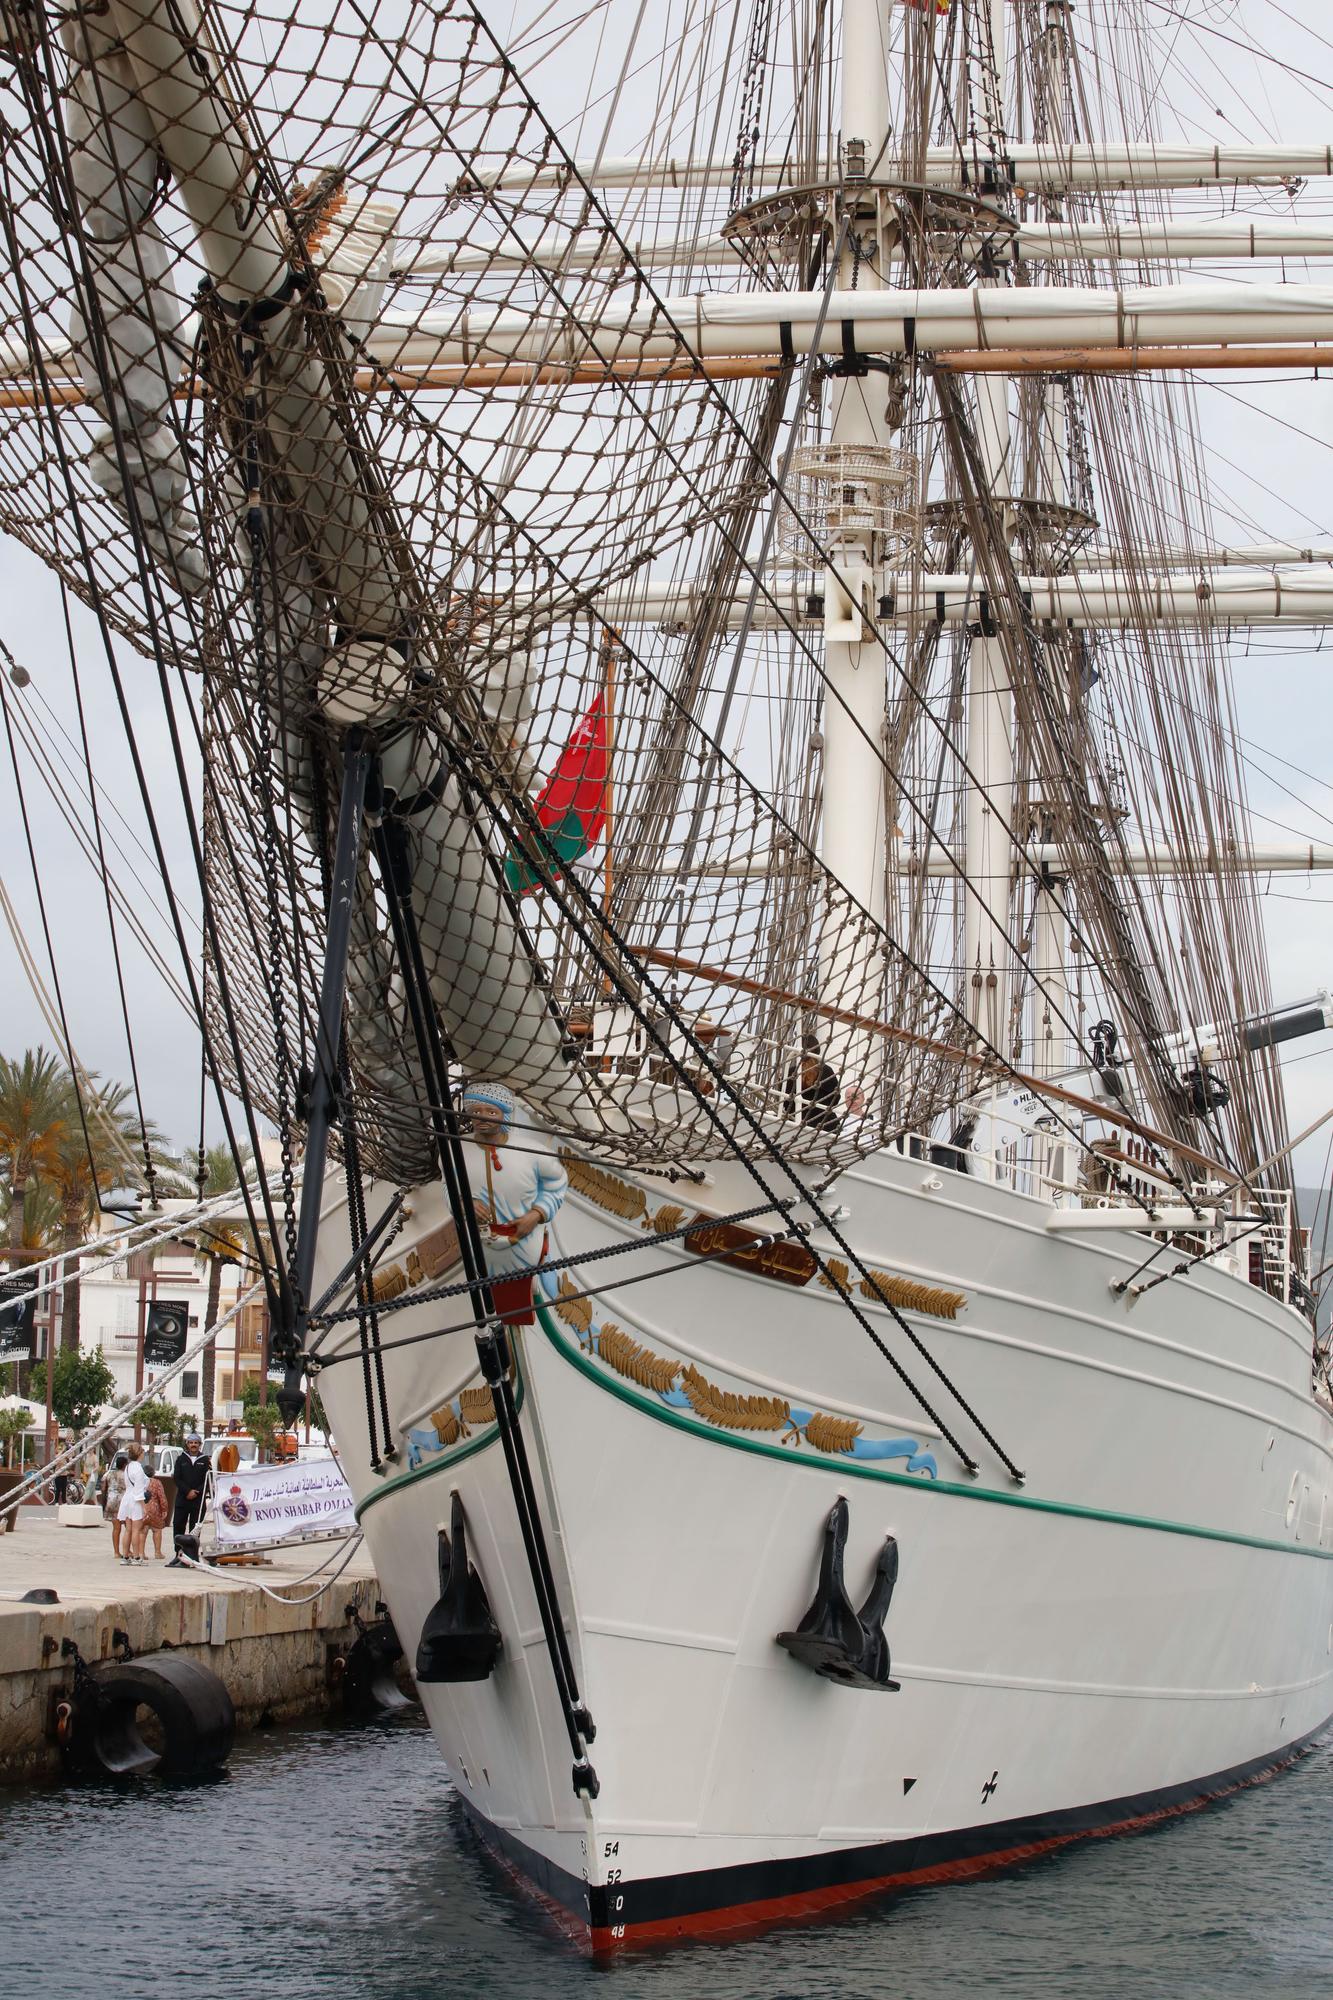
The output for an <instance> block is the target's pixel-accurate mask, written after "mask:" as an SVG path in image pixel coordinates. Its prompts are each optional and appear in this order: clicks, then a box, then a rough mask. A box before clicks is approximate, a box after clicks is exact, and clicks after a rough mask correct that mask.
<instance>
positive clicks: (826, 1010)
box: [634, 944, 1246, 1187]
mask: <svg viewBox="0 0 1333 2000" xmlns="http://www.w3.org/2000/svg"><path fill="white" fill-rule="evenodd" d="M634 955H635V957H636V958H641V959H643V961H644V962H645V964H647V965H658V966H662V967H663V968H664V969H665V970H667V971H670V972H683V973H685V974H687V975H688V976H689V977H691V978H694V979H705V980H707V981H709V983H710V984H711V985H714V986H732V987H735V988H736V989H737V991H739V992H741V993H753V994H754V995H756V996H757V998H759V999H761V1000H776V1001H777V1002H778V1004H779V1005H780V1006H787V1007H797V1008H799V1009H800V1011H801V1012H802V1013H803V1014H817V1015H818V1016H819V1018H820V1019H821V1020H824V1021H836V1022H838V1023H839V1024H840V1025H843V1026H846V1027H851V1028H862V1029H864V1030H865V1031H866V1032H867V1033H868V1034H872V1035H878V1036H879V1037H880V1038H881V1039H882V1040H883V1041H887V1042H901V1043H904V1044H905V1045H906V1046H907V1047H909V1048H914V1049H924V1050H925V1051H926V1052H927V1053H928V1054H930V1055H937V1056H941V1057H943V1058H944V1060H945V1061H946V1062H953V1063H958V1064H959V1065H960V1066H961V1067H963V1068H965V1069H974V1070H979V1071H981V1072H982V1073H983V1074H984V1075H986V1076H997V1075H999V1076H1003V1077H1004V1078H1005V1079H1006V1081H1008V1082H1010V1083H1013V1084H1016V1085H1018V1087H1019V1088H1020V1089H1023V1090H1030V1091H1032V1092H1033V1093H1034V1095H1035V1096H1037V1097H1045V1098H1053V1099H1054V1100H1055V1101H1056V1102H1057V1103H1060V1104H1068V1105H1070V1106H1071V1107H1072V1108H1073V1109H1074V1110H1075V1111H1081V1112H1083V1113H1084V1115H1085V1116H1086V1117H1089V1118H1100V1119H1102V1120H1103V1122H1104V1123H1105V1124H1107V1125H1118V1126H1119V1127H1121V1129H1122V1130H1124V1131H1126V1132H1133V1133H1134V1134H1135V1135H1136V1136H1137V1137H1138V1138H1140V1139H1146V1140H1147V1141H1148V1143H1149V1144H1150V1145H1153V1146H1158V1147H1160V1148H1161V1149H1162V1150H1163V1151H1164V1152H1167V1153H1174V1154H1175V1155H1176V1156H1177V1157H1178V1158H1179V1159H1182V1160H1188V1161H1189V1162H1190V1164H1191V1165H1192V1166H1196V1167H1202V1168H1203V1169H1204V1170H1205V1172H1206V1173H1208V1174H1210V1175H1214V1174H1220V1175H1221V1176H1222V1178H1223V1179H1224V1180H1225V1181H1226V1182H1227V1183H1228V1185H1229V1186H1233V1187H1245V1186H1246V1183H1245V1182H1244V1181H1243V1180H1238V1179H1237V1178H1236V1174H1235V1170H1234V1169H1233V1168H1231V1167H1228V1166H1224V1165H1223V1164H1222V1162H1221V1161H1220V1160H1215V1159H1213V1158H1212V1157H1211V1155H1210V1154H1208V1153H1201V1152H1199V1151H1198V1150H1197V1148H1195V1147H1194V1146H1186V1145H1184V1144H1183V1143H1182V1142H1181V1141H1180V1140H1179V1139H1173V1138H1171V1137H1170V1135H1169V1134H1168V1133H1166V1132H1159V1131H1157V1129H1156V1128H1155V1127H1154V1126H1152V1125H1145V1124H1143V1123H1142V1122H1141V1121H1140V1120H1139V1119H1137V1118H1131V1117H1130V1116H1129V1114H1128V1112H1125V1111H1113V1110H1111V1109H1109V1108H1108V1107H1107V1106H1106V1105H1105V1104H1098V1103H1096V1102H1095V1101H1094V1099H1092V1098H1091V1097H1082V1096H1080V1095H1079V1093H1078V1092H1077V1091H1075V1090H1066V1089H1065V1088H1064V1086H1063V1084H1057V1083H1051V1082H1050V1081H1049V1080H1048V1079H1047V1078H1046V1077H1041V1076H1028V1075H1026V1074H1025V1073H1024V1072H1023V1071H1022V1070H1017V1069H1011V1068H1009V1067H1008V1065H1007V1064H1006V1065H1005V1066H1004V1067H1003V1068H1001V1069H998V1070H997V1067H996V1062H995V1058H994V1057H992V1056H985V1055H978V1054H977V1053H976V1051H975V1050H973V1049H958V1048H955V1047H954V1046H953V1045H952V1043H950V1042H937V1041H935V1040H934V1039H933V1038H932V1037H931V1036H929V1035H918V1034H916V1033H915V1032H914V1031H913V1030H912V1029H911V1028H895V1027H893V1026H892V1025H891V1023H889V1022H888V1021H876V1020H873V1019H872V1018H871V1017H870V1016H869V1015H867V1014H853V1013H852V1012H850V1011H849V1009H847V1008H846V1007H830V1006H828V1005H827V1004H826V1003H825V1002H823V1001H819V1000H807V999H806V997H805V995H804V994H802V993H789V992H788V991H786V989H785V988H783V987H780V986H770V985H769V984H768V983H767V982H766V981H765V980H762V979H747V978H746V977H745V976H744V974H742V973H739V972H726V971H724V970H723V968H722V967H721V966H720V965H703V964H701V963H700V962H699V960H698V959H693V958H681V957H680V956H679V954H678V953H676V952H672V951H659V950H658V949H657V948H656V947H655V946H653V945H643V944H636V945H635V947H634Z"/></svg>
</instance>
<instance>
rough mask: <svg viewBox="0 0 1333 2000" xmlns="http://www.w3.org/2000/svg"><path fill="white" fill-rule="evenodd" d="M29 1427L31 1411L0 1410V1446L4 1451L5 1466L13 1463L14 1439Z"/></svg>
mask: <svg viewBox="0 0 1333 2000" xmlns="http://www.w3.org/2000/svg"><path fill="white" fill-rule="evenodd" d="M31 1425H32V1411H31V1410H0V1444H2V1445H3V1446H4V1449H5V1464H6V1465H12V1464H13V1463H14V1440H15V1438H21V1437H22V1436H23V1433H24V1432H25V1431H26V1430H28V1429H30V1428H31Z"/></svg>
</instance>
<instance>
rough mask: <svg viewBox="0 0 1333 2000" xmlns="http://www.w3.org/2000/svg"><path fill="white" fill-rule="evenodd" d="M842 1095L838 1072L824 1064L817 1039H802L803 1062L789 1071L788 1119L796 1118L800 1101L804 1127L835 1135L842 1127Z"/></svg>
mask: <svg viewBox="0 0 1333 2000" xmlns="http://www.w3.org/2000/svg"><path fill="white" fill-rule="evenodd" d="M841 1093H842V1087H841V1084H840V1082H839V1078H838V1072H837V1071H836V1070H835V1069H834V1068H833V1066H832V1064H831V1063H826V1062H825V1061H824V1058H823V1055H822V1053H821V1050H820V1047H819V1037H818V1035H812V1034H808V1033H807V1034H804V1035H802V1036H801V1057H800V1061H799V1062H794V1063H792V1065H791V1067H790V1069H789V1070H788V1071H787V1097H786V1104H785V1107H784V1108H785V1110H786V1113H787V1116H788V1117H789V1118H794V1117H795V1115H796V1111H797V1106H798V1101H799V1107H800V1113H801V1123H802V1124H803V1125H812V1126H813V1127H814V1128H815V1130H816V1131H817V1132H836V1131H837V1130H838V1127H839V1126H840V1125H841V1124H842V1094H841Z"/></svg>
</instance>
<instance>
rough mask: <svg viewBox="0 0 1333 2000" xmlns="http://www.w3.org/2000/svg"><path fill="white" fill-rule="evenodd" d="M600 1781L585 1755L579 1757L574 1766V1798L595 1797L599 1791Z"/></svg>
mask: <svg viewBox="0 0 1333 2000" xmlns="http://www.w3.org/2000/svg"><path fill="white" fill-rule="evenodd" d="M601 1789H602V1787H601V1783H600V1780H599V1779H598V1776H597V1773H596V1771H594V1770H593V1768H592V1765H591V1764H590V1763H589V1762H588V1760H587V1758H586V1757H580V1758H579V1761H578V1763H577V1764H576V1765H575V1766H574V1796H575V1798H576V1799H595V1798H596V1797H597V1795H598V1793H599V1792H600V1791H601Z"/></svg>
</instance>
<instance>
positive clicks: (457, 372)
mask: <svg viewBox="0 0 1333 2000" xmlns="http://www.w3.org/2000/svg"><path fill="white" fill-rule="evenodd" d="M926 358H928V359H931V360H932V361H933V363H934V365H935V367H937V368H940V369H947V370H948V372H949V373H950V374H953V375H993V374H999V375H1044V374H1050V373H1055V374H1060V375H1069V374H1093V375H1097V374H1101V375H1114V374H1131V373H1134V374H1137V373H1142V372H1147V371H1151V370H1153V369H1161V370H1162V371H1163V372H1168V373H1177V372H1180V371H1181V370H1191V369H1195V370H1199V371H1201V372H1207V371H1209V370H1216V369H1240V368H1252V369H1257V370H1263V369H1267V368H1301V369H1305V368H1311V369H1314V370H1315V371H1316V372H1318V371H1319V370H1320V369H1329V370H1333V343H1329V344H1324V345H1319V344H1310V345H1306V346H1297V347H1244V346H1241V347H1225V346H1223V347H1100V348H1099V347H1073V348H1050V349H1045V348H1010V347H995V348H957V349H955V350H953V351H949V350H944V351H941V352H939V353H937V354H935V355H933V356H929V357H926ZM781 366H782V362H781V359H780V358H779V357H778V356H770V355H762V354H756V355H733V356H709V357H707V358H704V359H701V360H694V359H691V358H689V357H682V358H681V359H679V360H671V361H662V360H649V361H632V360H631V361H582V362H572V363H561V362H542V363H533V362H524V361H509V362H494V363H483V362H466V363H464V362H447V363H441V364H437V365H435V366H433V367H429V366H428V367H422V368H411V369H409V368H358V369H357V371H356V374H355V377H354V381H355V385H356V387H357V389H358V390H359V391H360V392H361V393H362V394H363V395H374V394H387V393H388V392H389V391H390V390H394V389H397V390H402V391H403V392H405V393H407V394H414V395H419V394H423V393H427V394H428V393H429V392H430V391H432V390H448V389H474V390H477V391H478V392H481V391H485V390H492V389H532V388H561V387H563V388H569V389H598V388H609V387H612V386H613V385H615V384H617V383H621V382H633V383H636V384H639V385H640V386H645V385H646V386H648V387H652V386H653V385H654V384H655V383H658V382H702V381H708V382H750V381H762V380H765V379H768V378H776V376H777V374H778V372H779V370H780V368H781ZM175 393H176V398H177V400H178V401H184V400H186V399H188V398H189V397H195V398H197V399H204V398H206V397H207V395H208V393H209V391H208V385H207V383H204V382H193V383H191V382H186V381H182V382H181V383H180V384H179V385H178V387H177V389H176V392H175ZM48 397H49V400H50V401H51V402H52V403H53V404H55V405H57V406H61V407H66V408H68V407H71V406H78V405H81V404H84V403H86V402H87V401H88V397H87V393H86V391H85V390H84V387H83V384H82V383H81V382H71V381H54V382H51V383H49V384H48V387H47V390H46V392H45V393H43V392H42V391H41V390H39V389H38V387H37V385H36V383H35V382H33V381H31V380H30V379H29V380H13V379H11V381H10V383H9V384H8V385H6V386H4V387H0V410H36V409H42V408H44V407H45V404H46V402H47V399H48Z"/></svg>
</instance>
